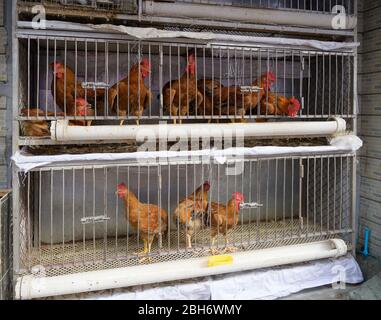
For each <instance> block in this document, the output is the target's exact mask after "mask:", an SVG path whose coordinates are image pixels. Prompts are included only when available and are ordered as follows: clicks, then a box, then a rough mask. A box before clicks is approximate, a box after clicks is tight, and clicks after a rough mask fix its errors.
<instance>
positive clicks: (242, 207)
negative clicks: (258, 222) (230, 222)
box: [239, 202, 263, 209]
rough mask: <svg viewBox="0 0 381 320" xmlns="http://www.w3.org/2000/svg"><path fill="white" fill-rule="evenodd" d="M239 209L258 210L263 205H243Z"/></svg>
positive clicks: (254, 203)
mask: <svg viewBox="0 0 381 320" xmlns="http://www.w3.org/2000/svg"><path fill="white" fill-rule="evenodd" d="M239 207H240V209H257V208H260V207H263V204H261V203H256V202H250V203H241V204H240V205H239Z"/></svg>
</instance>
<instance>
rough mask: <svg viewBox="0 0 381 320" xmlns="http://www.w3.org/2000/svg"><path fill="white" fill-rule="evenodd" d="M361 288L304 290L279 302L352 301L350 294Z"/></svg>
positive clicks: (328, 287)
mask: <svg viewBox="0 0 381 320" xmlns="http://www.w3.org/2000/svg"><path fill="white" fill-rule="evenodd" d="M357 287H359V286H350V285H347V288H346V289H344V290H338V289H333V288H332V287H331V286H324V287H320V288H313V289H308V290H304V291H301V292H298V293H295V294H292V295H290V296H288V297H285V298H281V299H279V300H350V296H349V293H350V292H351V291H352V290H354V289H355V288H357Z"/></svg>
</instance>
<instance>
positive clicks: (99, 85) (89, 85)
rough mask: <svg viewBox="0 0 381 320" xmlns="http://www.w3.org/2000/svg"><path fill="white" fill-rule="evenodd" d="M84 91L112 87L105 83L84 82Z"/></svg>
mask: <svg viewBox="0 0 381 320" xmlns="http://www.w3.org/2000/svg"><path fill="white" fill-rule="evenodd" d="M81 86H82V88H83V89H94V90H96V89H108V88H110V85H109V84H107V83H105V82H82V84H81Z"/></svg>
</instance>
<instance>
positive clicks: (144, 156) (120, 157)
mask: <svg viewBox="0 0 381 320" xmlns="http://www.w3.org/2000/svg"><path fill="white" fill-rule="evenodd" d="M361 146H362V141H361V139H360V138H358V137H356V136H353V135H347V136H340V137H337V138H336V139H333V140H332V141H331V145H329V146H313V147H272V146H268V147H254V148H229V149H224V150H215V149H205V150H199V151H155V152H134V153H93V154H64V155H54V156H51V155H49V156H33V155H30V154H28V153H25V152H22V151H21V152H19V151H18V152H16V153H15V155H14V156H13V157H12V161H13V163H14V165H16V166H17V167H18V168H19V169H20V170H21V171H25V172H27V171H30V170H32V169H34V168H39V167H43V166H47V165H54V164H59V163H67V162H76V163H78V162H84V163H86V162H94V161H101V162H105V161H127V160H131V161H137V160H155V159H157V160H158V159H161V160H162V159H164V160H165V159H167V160H174V161H175V160H176V159H184V158H187V157H207V158H208V159H214V160H216V161H218V162H219V163H224V162H225V161H226V160H227V158H230V157H241V158H242V157H244V156H258V157H260V156H282V155H296V156H297V155H302V154H309V153H312V154H316V153H335V152H355V151H357V150H358V149H360V148H361Z"/></svg>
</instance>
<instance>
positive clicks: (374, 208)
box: [360, 198, 381, 225]
mask: <svg viewBox="0 0 381 320" xmlns="http://www.w3.org/2000/svg"><path fill="white" fill-rule="evenodd" d="M380 205H381V204H380V203H379V202H376V201H373V200H369V199H366V198H361V205H360V211H361V217H363V218H364V219H365V220H366V221H370V222H374V223H377V224H380V225H381V211H380Z"/></svg>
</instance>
